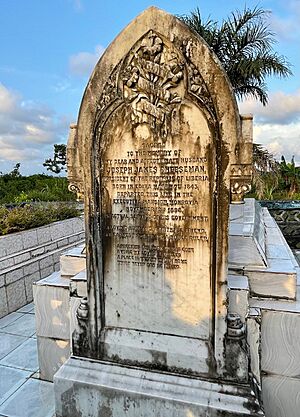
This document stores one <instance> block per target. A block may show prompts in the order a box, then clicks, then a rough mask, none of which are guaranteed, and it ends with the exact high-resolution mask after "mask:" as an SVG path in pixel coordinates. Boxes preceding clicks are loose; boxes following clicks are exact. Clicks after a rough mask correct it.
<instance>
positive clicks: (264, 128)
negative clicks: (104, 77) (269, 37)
mask: <svg viewBox="0 0 300 417" xmlns="http://www.w3.org/2000/svg"><path fill="white" fill-rule="evenodd" d="M152 5H154V6H157V7H159V8H161V9H164V10H165V11H167V12H169V13H172V14H175V15H182V14H188V13H189V12H190V11H191V10H194V9H195V8H196V7H199V8H200V11H201V14H202V16H203V17H204V19H205V18H206V17H211V18H212V19H213V20H218V21H222V19H223V18H226V17H227V16H228V15H229V14H230V13H231V12H232V11H234V10H236V9H239V10H243V9H244V7H245V6H247V7H251V8H252V7H254V6H256V5H258V6H259V7H261V8H263V9H265V10H268V11H270V14H269V16H268V24H269V25H270V28H271V29H272V30H273V32H274V33H275V34H276V39H277V40H278V43H277V44H276V45H275V46H274V49H275V50H276V51H277V52H278V53H280V54H283V55H285V56H286V58H287V59H288V61H289V62H290V63H291V65H292V71H293V76H292V77H290V78H288V79H277V78H270V79H268V80H267V85H268V93H269V104H268V105H267V106H266V107H263V106H262V105H261V104H259V103H257V102H255V101H253V100H246V101H243V102H241V103H239V107H240V113H253V115H254V142H255V143H260V144H263V145H264V146H265V147H266V148H267V149H268V150H269V151H270V152H272V153H273V154H274V155H275V157H276V158H277V159H280V157H281V155H282V154H284V155H285V156H286V158H287V159H288V160H290V158H291V157H292V155H295V160H296V162H297V163H298V164H299V165H300V24H299V22H300V0H261V1H259V0H255V1H252V0H249V1H246V2H245V1H244V0H243V1H240V0H231V1H228V2H223V1H220V0H198V1H193V0H172V1H171V0H160V1H155V0H152V1H146V0H127V1H121V0H119V1H117V0H0V7H1V9H0V10H1V13H0V39H1V42H0V171H1V172H9V171H11V170H12V169H13V167H14V165H15V164H16V163H17V162H20V163H21V173H22V174H23V175H29V174H33V173H42V172H46V171H45V168H44V167H43V166H42V164H43V162H44V160H45V159H46V158H48V157H51V156H52V155H53V144H55V143H66V142H67V137H68V130H69V125H70V123H74V122H76V120H77V115H78V109H79V106H80V102H81V99H82V95H83V92H84V89H85V86H86V84H87V82H88V79H89V76H90V75H91V73H92V70H93V68H94V66H95V64H96V63H97V61H98V59H99V57H100V56H101V54H102V53H103V51H104V50H105V48H106V47H107V46H108V45H109V44H110V43H111V42H112V41H113V39H114V38H115V37H116V36H117V35H118V33H119V32H120V31H121V30H122V29H123V28H124V27H125V26H126V25H127V24H128V23H129V22H130V21H131V20H132V19H134V18H135V17H136V16H137V15H138V14H139V13H141V12H142V11H143V10H144V9H146V8H147V7H149V6H152Z"/></svg>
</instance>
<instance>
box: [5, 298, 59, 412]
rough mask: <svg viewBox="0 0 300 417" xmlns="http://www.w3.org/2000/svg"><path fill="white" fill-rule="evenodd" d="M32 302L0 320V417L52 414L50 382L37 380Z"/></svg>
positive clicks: (52, 396) (52, 397)
mask: <svg viewBox="0 0 300 417" xmlns="http://www.w3.org/2000/svg"><path fill="white" fill-rule="evenodd" d="M37 371H38V360H37V346H36V337H35V319H34V306H33V303H31V304H28V305H27V306H25V307H22V308H20V310H18V311H16V312H15V313H11V314H9V315H8V316H6V317H3V318H2V319H0V417H4V416H5V417H52V416H53V415H54V391H53V384H52V383H50V382H46V381H41V380H39V379H38V372H37Z"/></svg>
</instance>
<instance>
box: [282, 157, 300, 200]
mask: <svg viewBox="0 0 300 417" xmlns="http://www.w3.org/2000/svg"><path fill="white" fill-rule="evenodd" d="M280 172H281V176H282V178H283V181H284V185H285V187H286V188H288V191H289V195H290V196H292V195H293V194H295V193H296V192H297V191H298V189H299V186H300V167H297V166H296V164H295V157H294V156H292V159H291V162H286V160H285V157H284V156H282V157H281V162H280Z"/></svg>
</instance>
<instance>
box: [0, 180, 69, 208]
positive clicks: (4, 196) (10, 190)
mask: <svg viewBox="0 0 300 417" xmlns="http://www.w3.org/2000/svg"><path fill="white" fill-rule="evenodd" d="M72 200H73V201H74V200H76V195H75V194H74V193H71V192H70V191H69V190H68V180H67V178H65V177H58V178H55V177H52V176H50V175H44V174H35V175H30V176H28V177H25V176H24V177H23V176H14V175H12V174H11V173H10V174H2V175H0V204H9V203H22V202H31V201H72Z"/></svg>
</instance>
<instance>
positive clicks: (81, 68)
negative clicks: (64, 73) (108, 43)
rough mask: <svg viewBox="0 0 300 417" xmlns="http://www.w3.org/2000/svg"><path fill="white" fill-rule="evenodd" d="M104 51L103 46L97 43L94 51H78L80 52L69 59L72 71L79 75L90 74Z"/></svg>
mask: <svg viewBox="0 0 300 417" xmlns="http://www.w3.org/2000/svg"><path fill="white" fill-rule="evenodd" d="M103 52H104V48H103V46H101V45H97V46H96V47H95V51H94V52H93V53H92V52H78V54H75V55H72V56H71V57H70V59H69V68H70V71H71V73H73V74H75V75H79V76H85V75H90V74H91V73H92V71H93V69H94V66H95V65H96V63H97V61H98V60H99V58H100V56H101V55H102V54H103Z"/></svg>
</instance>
